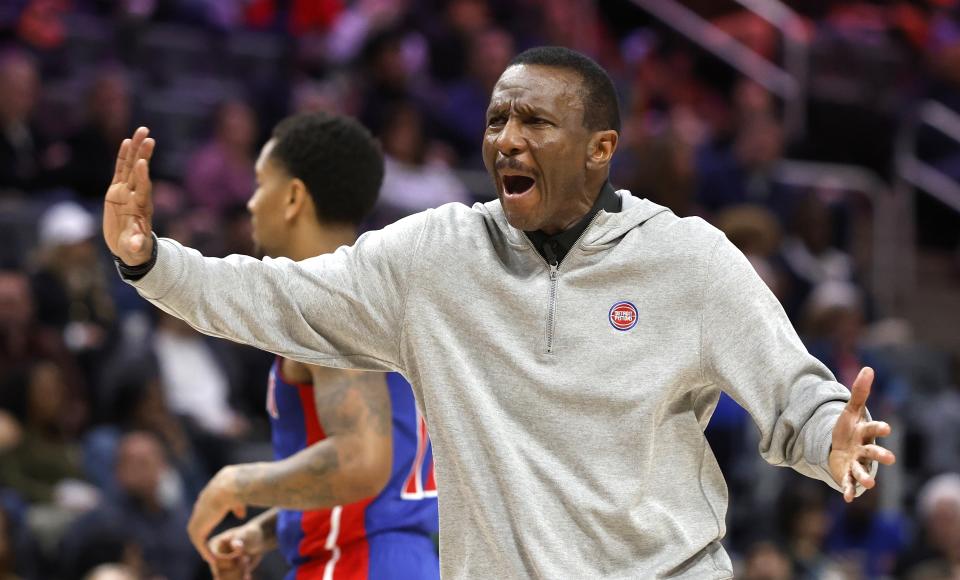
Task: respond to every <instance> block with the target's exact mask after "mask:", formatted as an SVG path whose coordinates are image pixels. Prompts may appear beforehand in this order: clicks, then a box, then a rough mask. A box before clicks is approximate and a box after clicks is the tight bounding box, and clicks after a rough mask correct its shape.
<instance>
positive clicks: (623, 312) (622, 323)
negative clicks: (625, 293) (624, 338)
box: [610, 300, 638, 332]
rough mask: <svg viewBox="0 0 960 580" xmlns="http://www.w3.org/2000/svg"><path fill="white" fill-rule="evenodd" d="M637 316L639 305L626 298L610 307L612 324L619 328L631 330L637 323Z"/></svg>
mask: <svg viewBox="0 0 960 580" xmlns="http://www.w3.org/2000/svg"><path fill="white" fill-rule="evenodd" d="M637 318H638V316H637V307H636V306H634V305H633V304H632V303H631V302H627V301H626V300H624V301H622V302H617V303H616V304H614V305H613V306H612V307H611V308H610V324H611V325H612V326H613V327H614V328H616V329H617V330H622V331H624V332H625V331H627V330H630V329H631V328H633V327H634V326H636V325H637Z"/></svg>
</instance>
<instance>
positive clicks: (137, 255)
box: [103, 127, 154, 266]
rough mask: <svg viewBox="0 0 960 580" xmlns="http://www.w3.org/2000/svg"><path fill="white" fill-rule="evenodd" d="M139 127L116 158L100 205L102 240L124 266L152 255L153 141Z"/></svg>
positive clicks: (146, 132) (148, 258)
mask: <svg viewBox="0 0 960 580" xmlns="http://www.w3.org/2000/svg"><path fill="white" fill-rule="evenodd" d="M149 133H150V131H149V130H148V129H147V128H146V127H140V128H139V129H137V130H136V132H135V133H134V134H133V138H132V139H124V140H123V144H122V145H120V152H119V153H118V154H117V166H116V169H115V170H114V173H113V181H112V182H111V183H110V188H109V189H108V190H107V196H106V198H105V199H104V203H103V238H104V240H106V242H107V247H109V248H110V251H111V252H113V255H115V256H117V257H118V258H120V259H121V260H122V261H123V263H124V264H127V265H128V266H139V265H140V264H143V263H145V262H147V261H148V260H150V254H151V252H152V251H153V238H152V237H151V233H152V228H151V224H150V221H151V218H152V217H153V201H152V199H151V189H152V184H151V183H150V167H149V163H150V157H151V155H153V146H154V141H153V139H150V138H148V137H147V135H149Z"/></svg>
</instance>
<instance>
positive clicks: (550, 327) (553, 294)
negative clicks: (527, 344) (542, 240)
mask: <svg viewBox="0 0 960 580" xmlns="http://www.w3.org/2000/svg"><path fill="white" fill-rule="evenodd" d="M559 268H560V263H559V262H557V263H555V264H550V310H549V311H548V312H547V354H552V353H553V331H554V330H555V329H556V326H557V284H558V281H557V279H558V278H559V277H560V274H559V272H558V271H557V270H559Z"/></svg>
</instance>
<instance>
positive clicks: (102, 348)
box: [31, 201, 116, 420]
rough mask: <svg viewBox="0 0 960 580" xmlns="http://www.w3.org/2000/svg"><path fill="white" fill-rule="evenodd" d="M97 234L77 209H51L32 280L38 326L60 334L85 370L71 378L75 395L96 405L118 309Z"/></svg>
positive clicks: (44, 222) (43, 219) (93, 224)
mask: <svg viewBox="0 0 960 580" xmlns="http://www.w3.org/2000/svg"><path fill="white" fill-rule="evenodd" d="M98 233H99V224H97V222H96V221H94V218H93V216H92V215H90V213H89V212H87V211H86V210H85V209H83V208H82V207H81V206H79V205H78V204H76V203H74V202H69V201H65V202H60V203H57V204H55V205H53V206H52V207H50V209H48V210H47V211H46V212H45V213H44V214H43V216H42V217H41V219H40V225H39V234H40V235H39V240H40V247H39V252H38V255H37V269H36V271H35V272H34V274H33V276H32V279H31V285H32V288H33V295H34V301H35V302H36V305H37V314H38V319H39V320H38V322H39V323H40V324H42V325H44V326H46V327H48V328H52V329H55V330H56V331H57V332H58V333H59V334H60V336H61V337H62V339H63V343H64V344H65V345H66V346H67V348H68V349H69V350H70V351H71V352H72V353H73V354H74V357H75V360H76V363H77V364H79V366H80V370H81V375H80V376H74V377H71V378H70V380H71V384H72V386H73V389H74V392H75V393H76V394H78V395H83V396H84V397H88V398H92V401H91V402H92V403H93V404H96V395H97V392H96V390H94V389H92V388H91V387H92V386H93V385H94V384H95V380H96V375H97V372H98V369H99V367H100V366H101V364H102V363H103V361H104V357H105V355H106V354H107V352H108V350H109V348H110V346H111V344H112V341H114V340H115V339H116V335H115V330H116V326H115V323H116V309H115V306H114V303H113V298H112V296H111V294H110V291H109V287H108V280H109V278H108V277H107V270H106V269H105V267H104V264H103V262H102V260H101V249H100V246H99V245H98V244H99V239H98V238H97V237H96V236H97V234H98ZM85 387H86V388H85ZM82 410H83V409H76V410H75V411H76V412H79V411H82ZM74 416H75V415H74ZM80 419H82V417H80V418H77V419H76V420H80Z"/></svg>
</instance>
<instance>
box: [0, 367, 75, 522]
mask: <svg viewBox="0 0 960 580" xmlns="http://www.w3.org/2000/svg"><path fill="white" fill-rule="evenodd" d="M6 388H7V389H11V390H14V389H16V390H18V391H20V392H21V397H22V398H21V400H20V401H19V404H18V405H17V406H19V407H20V408H19V409H18V411H17V412H16V415H17V416H20V417H23V418H24V420H23V436H22V437H21V438H20V441H19V442H18V444H17V445H15V446H14V447H12V448H11V449H9V450H8V451H7V452H6V453H4V454H3V460H2V461H0V480H2V481H3V483H4V484H5V485H8V486H10V487H12V488H13V489H16V490H17V491H18V492H19V493H20V494H21V495H23V497H25V498H26V499H28V500H30V501H33V502H38V503H50V502H53V501H54V500H55V499H56V497H55V495H56V492H57V490H58V484H60V483H61V482H64V481H67V480H71V479H79V478H80V477H81V470H80V450H79V448H78V447H77V446H76V444H74V443H73V442H72V441H71V440H70V438H69V436H68V434H67V433H66V432H65V431H64V427H63V421H62V417H63V415H64V414H65V411H66V405H67V399H66V388H65V386H64V383H63V376H62V373H61V370H60V368H58V367H57V366H56V365H55V364H53V363H52V362H50V361H42V362H38V363H36V364H34V365H32V366H31V367H30V368H29V371H28V373H27V374H26V376H23V377H22V382H21V383H20V384H19V385H18V384H15V383H14V384H8V385H7V386H6ZM8 394H9V393H8Z"/></svg>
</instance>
